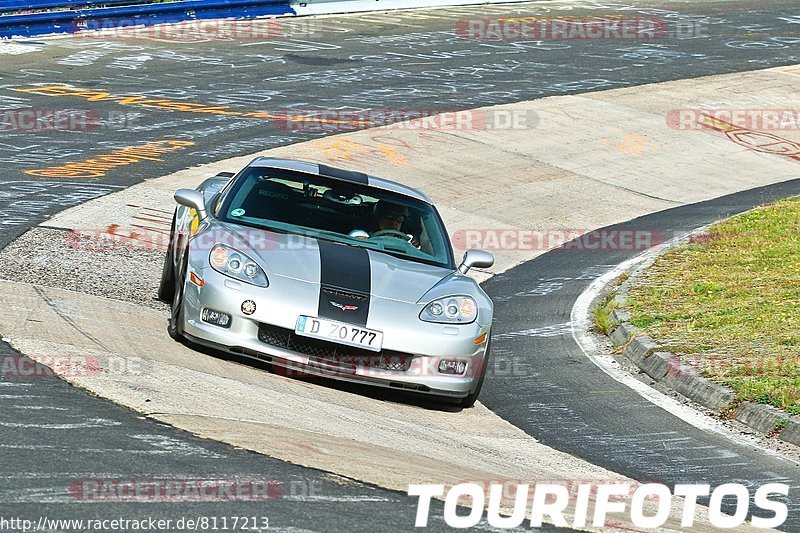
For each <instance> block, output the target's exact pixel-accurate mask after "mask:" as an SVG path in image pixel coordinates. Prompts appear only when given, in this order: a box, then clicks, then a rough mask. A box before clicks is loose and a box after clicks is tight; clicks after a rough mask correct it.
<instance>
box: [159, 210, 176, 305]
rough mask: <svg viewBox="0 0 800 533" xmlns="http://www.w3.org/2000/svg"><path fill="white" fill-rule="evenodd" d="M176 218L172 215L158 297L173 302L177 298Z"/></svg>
mask: <svg viewBox="0 0 800 533" xmlns="http://www.w3.org/2000/svg"><path fill="white" fill-rule="evenodd" d="M175 218H176V215H174V214H173V215H172V228H171V229H170V232H169V245H168V246H167V254H166V256H165V257H164V267H163V268H162V269H161V283H159V285H158V299H159V300H161V301H164V302H171V301H172V300H173V299H174V298H175V254H174V248H175Z"/></svg>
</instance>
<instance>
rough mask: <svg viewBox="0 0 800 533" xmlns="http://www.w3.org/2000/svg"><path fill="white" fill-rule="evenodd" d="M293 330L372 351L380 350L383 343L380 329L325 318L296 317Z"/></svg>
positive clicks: (306, 335)
mask: <svg viewBox="0 0 800 533" xmlns="http://www.w3.org/2000/svg"><path fill="white" fill-rule="evenodd" d="M294 332H295V333H297V334H298V335H303V336H305V337H313V338H315V339H323V340H326V341H330V342H336V343H339V344H346V345H348V346H356V347H358V348H364V349H365V350H371V351H373V352H379V351H381V346H382V345H383V333H382V332H380V331H375V330H372V329H367V328H362V327H360V326H354V325H353V324H345V323H343V322H336V321H335V320H328V319H325V318H313V317H310V316H301V317H299V318H298V319H297V325H296V326H295V328H294Z"/></svg>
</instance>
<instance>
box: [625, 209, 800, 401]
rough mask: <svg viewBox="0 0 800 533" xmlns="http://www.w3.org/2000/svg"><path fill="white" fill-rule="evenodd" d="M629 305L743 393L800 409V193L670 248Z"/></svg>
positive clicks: (653, 329) (659, 334)
mask: <svg viewBox="0 0 800 533" xmlns="http://www.w3.org/2000/svg"><path fill="white" fill-rule="evenodd" d="M628 307H629V308H630V312H631V317H632V322H633V324H634V325H635V326H637V327H639V328H640V329H642V330H643V331H644V332H645V333H646V334H648V335H650V336H652V337H653V338H655V339H656V340H657V341H658V342H660V343H661V344H663V345H665V347H666V348H667V349H668V350H669V351H671V352H673V353H674V354H676V355H678V356H679V357H680V358H681V359H682V360H683V361H685V362H687V363H689V364H691V365H693V366H695V367H696V368H698V369H699V370H700V371H701V372H702V373H703V375H705V376H707V377H709V378H711V379H713V380H715V381H717V382H720V383H723V384H725V385H727V386H729V387H731V388H732V389H733V390H734V391H735V392H736V394H737V398H738V399H739V400H749V401H755V402H760V403H765V404H769V405H774V406H776V407H779V408H782V409H785V410H787V411H789V412H790V413H792V414H800V199H798V198H792V199H789V200H783V201H780V202H776V203H775V204H771V205H768V206H763V207H759V208H757V209H754V210H753V211H749V212H747V213H744V214H742V215H739V216H736V217H734V218H732V219H729V220H726V221H724V222H722V223H719V224H717V225H715V226H713V227H712V228H710V230H709V232H708V234H706V235H702V236H699V237H695V238H693V239H692V241H690V242H689V243H688V244H686V245H683V246H680V247H678V248H675V249H673V250H671V251H669V252H667V253H666V254H664V255H663V256H662V257H660V258H659V259H658V260H657V261H656V262H655V264H654V265H653V266H652V267H651V268H650V269H649V270H648V271H647V272H646V273H645V274H644V275H643V276H642V277H641V278H640V279H639V280H638V281H637V283H636V286H635V287H634V288H633V290H632V291H631V293H630V297H629V299H628Z"/></svg>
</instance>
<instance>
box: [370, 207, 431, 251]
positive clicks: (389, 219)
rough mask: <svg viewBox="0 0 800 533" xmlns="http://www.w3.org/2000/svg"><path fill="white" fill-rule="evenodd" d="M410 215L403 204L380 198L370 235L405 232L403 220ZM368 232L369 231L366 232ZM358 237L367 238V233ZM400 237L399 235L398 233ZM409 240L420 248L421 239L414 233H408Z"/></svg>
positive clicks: (374, 213) (374, 212) (375, 209)
mask: <svg viewBox="0 0 800 533" xmlns="http://www.w3.org/2000/svg"><path fill="white" fill-rule="evenodd" d="M408 217H409V213H408V208H407V207H405V206H403V205H397V204H393V203H390V202H387V201H385V200H379V201H378V202H377V203H376V204H375V208H374V210H373V222H372V227H371V228H370V230H369V232H368V233H369V237H371V236H374V235H376V234H378V233H380V234H383V232H387V231H394V232H398V233H401V234H405V232H404V231H403V229H402V228H403V222H405V221H406V219H407V218H408ZM364 233H367V232H364ZM357 236H358V237H363V238H367V237H368V236H367V235H361V234H359V235H357ZM396 236H397V237H398V238H399V235H396ZM407 240H408V242H410V243H411V244H412V245H413V246H414V247H416V248H419V246H420V245H419V241H418V240H417V238H416V237H414V236H413V235H408V238H407Z"/></svg>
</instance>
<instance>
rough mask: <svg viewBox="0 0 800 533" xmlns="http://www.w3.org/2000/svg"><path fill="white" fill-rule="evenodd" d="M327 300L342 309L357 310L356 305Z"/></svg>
mask: <svg viewBox="0 0 800 533" xmlns="http://www.w3.org/2000/svg"><path fill="white" fill-rule="evenodd" d="M328 301H329V302H331V305H332V306H334V307H338V308H339V309H341V310H342V311H357V310H358V306H357V305H343V304H340V303H337V302H333V301H331V300H328Z"/></svg>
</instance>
